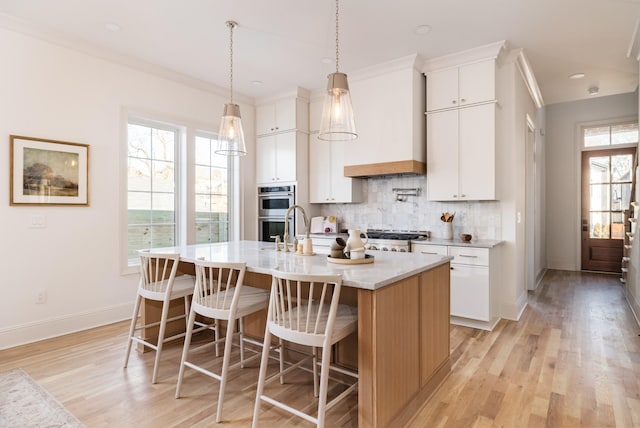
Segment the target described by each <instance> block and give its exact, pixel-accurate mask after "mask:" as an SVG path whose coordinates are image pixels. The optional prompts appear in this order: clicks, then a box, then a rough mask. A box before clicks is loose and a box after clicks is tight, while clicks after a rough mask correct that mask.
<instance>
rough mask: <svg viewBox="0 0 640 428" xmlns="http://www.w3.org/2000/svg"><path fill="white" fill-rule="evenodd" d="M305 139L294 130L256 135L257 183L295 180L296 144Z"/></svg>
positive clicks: (302, 142) (296, 170)
mask: <svg viewBox="0 0 640 428" xmlns="http://www.w3.org/2000/svg"><path fill="white" fill-rule="evenodd" d="M305 140H306V136H305V135H304V134H302V133H298V132H295V131H294V132H285V133H282V134H277V135H264V136H262V137H258V138H257V139H256V153H257V156H256V181H257V182H258V184H272V183H279V182H292V181H296V178H297V172H298V168H297V162H296V153H297V152H298V145H304V143H305ZM303 173H304V171H303Z"/></svg>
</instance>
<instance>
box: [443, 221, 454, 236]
mask: <svg viewBox="0 0 640 428" xmlns="http://www.w3.org/2000/svg"><path fill="white" fill-rule="evenodd" d="M442 239H453V222H451V221H445V222H443V223H442Z"/></svg>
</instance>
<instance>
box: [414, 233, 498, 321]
mask: <svg viewBox="0 0 640 428" xmlns="http://www.w3.org/2000/svg"><path fill="white" fill-rule="evenodd" d="M498 251H499V249H498V248H497V247H492V248H480V247H470V246H462V245H433V244H426V243H415V242H412V243H411V252H414V253H423V254H439V255H449V256H451V257H453V259H452V260H451V271H450V272H451V276H450V281H451V299H450V301H451V323H452V324H458V325H464V326H467V327H474V328H480V329H484V330H492V329H493V328H494V327H495V325H496V324H497V323H498V321H499V320H500V316H499V308H498V305H499V303H498V295H499V290H500V278H499V266H498V260H499V255H498Z"/></svg>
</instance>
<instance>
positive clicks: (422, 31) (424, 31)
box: [413, 25, 431, 36]
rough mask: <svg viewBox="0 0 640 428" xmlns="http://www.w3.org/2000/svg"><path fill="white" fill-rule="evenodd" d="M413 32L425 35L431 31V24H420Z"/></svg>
mask: <svg viewBox="0 0 640 428" xmlns="http://www.w3.org/2000/svg"><path fill="white" fill-rule="evenodd" d="M413 32H414V33H415V34H417V35H419V36H423V35H425V34H428V33H430V32H431V26H429V25H418V26H417V27H416V28H415V30H413Z"/></svg>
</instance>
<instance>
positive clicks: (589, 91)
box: [587, 86, 600, 95]
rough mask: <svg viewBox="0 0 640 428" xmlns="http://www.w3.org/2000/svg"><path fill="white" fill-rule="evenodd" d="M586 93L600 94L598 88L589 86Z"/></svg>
mask: <svg viewBox="0 0 640 428" xmlns="http://www.w3.org/2000/svg"><path fill="white" fill-rule="evenodd" d="M587 92H588V93H589V95H598V93H599V92H600V88H598V87H597V86H590V87H589V89H587Z"/></svg>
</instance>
